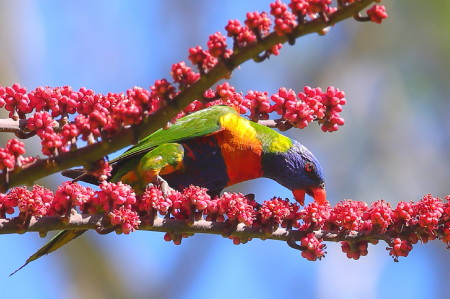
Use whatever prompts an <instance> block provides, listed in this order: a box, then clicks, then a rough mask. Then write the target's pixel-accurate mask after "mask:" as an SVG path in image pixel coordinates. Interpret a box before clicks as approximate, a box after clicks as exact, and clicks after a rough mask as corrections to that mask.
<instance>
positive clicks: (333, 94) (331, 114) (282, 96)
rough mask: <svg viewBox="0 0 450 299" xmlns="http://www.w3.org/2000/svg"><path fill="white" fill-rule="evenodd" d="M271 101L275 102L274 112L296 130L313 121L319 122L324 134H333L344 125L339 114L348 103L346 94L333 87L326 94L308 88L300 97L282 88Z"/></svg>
mask: <svg viewBox="0 0 450 299" xmlns="http://www.w3.org/2000/svg"><path fill="white" fill-rule="evenodd" d="M297 96H298V97H297ZM271 99H272V100H273V101H274V102H275V105H273V106H272V111H274V112H276V113H277V114H279V115H281V116H282V117H283V118H284V119H286V120H287V121H288V122H289V123H290V124H292V125H293V126H294V127H296V128H301V129H302V128H304V127H306V126H307V125H308V124H309V123H310V122H312V121H313V120H318V122H319V124H321V125H322V130H323V131H324V132H326V131H329V132H332V131H336V130H337V129H338V128H339V126H342V125H343V124H344V119H343V118H341V117H340V116H339V112H341V111H342V105H345V103H346V100H345V94H344V92H343V91H340V90H339V89H337V88H334V87H332V86H330V87H328V88H327V91H326V92H322V89H320V87H316V88H311V87H309V86H306V87H305V88H304V89H303V92H300V93H299V94H298V95H296V94H295V92H294V91H293V90H291V89H289V90H287V89H286V88H280V90H279V91H278V93H277V94H274V95H272V97H271Z"/></svg>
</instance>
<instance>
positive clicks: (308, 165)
mask: <svg viewBox="0 0 450 299" xmlns="http://www.w3.org/2000/svg"><path fill="white" fill-rule="evenodd" d="M315 169H316V167H315V166H314V164H313V163H311V162H306V164H305V170H306V171H307V172H311V171H314V170H315Z"/></svg>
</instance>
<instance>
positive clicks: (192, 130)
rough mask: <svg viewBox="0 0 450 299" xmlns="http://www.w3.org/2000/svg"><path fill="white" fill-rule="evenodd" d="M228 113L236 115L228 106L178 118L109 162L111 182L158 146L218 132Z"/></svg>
mask: <svg viewBox="0 0 450 299" xmlns="http://www.w3.org/2000/svg"><path fill="white" fill-rule="evenodd" d="M230 113H233V114H237V112H236V111H235V110H234V109H233V108H231V107H229V106H212V107H209V108H207V109H203V110H200V111H198V112H195V113H192V114H190V115H188V116H185V117H183V118H180V119H179V120H178V121H177V122H176V123H175V124H174V125H172V126H171V127H170V128H168V129H159V130H158V131H156V132H154V133H153V134H151V135H149V136H147V137H145V138H144V139H142V140H141V141H140V142H139V143H138V144H136V145H135V146H133V147H132V148H130V149H129V150H128V151H126V152H125V153H123V154H122V155H121V156H119V157H117V158H115V159H113V160H111V161H110V163H111V164H116V167H115V168H116V169H117V172H115V173H114V174H113V178H112V180H111V181H115V180H116V178H120V177H121V176H122V175H123V174H125V173H127V172H128V171H130V170H131V169H133V168H134V167H135V166H136V165H137V164H138V163H139V159H132V158H133V157H135V156H139V155H141V154H144V153H146V152H148V151H150V150H151V149H153V148H155V147H157V146H158V145H161V144H164V143H177V142H180V141H184V140H188V139H193V138H196V137H200V136H206V135H208V134H212V133H215V132H217V131H220V130H221V129H222V127H221V126H220V123H219V119H220V117H221V116H223V115H226V114H230Z"/></svg>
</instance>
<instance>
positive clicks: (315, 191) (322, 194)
mask: <svg viewBox="0 0 450 299" xmlns="http://www.w3.org/2000/svg"><path fill="white" fill-rule="evenodd" d="M311 192H312V197H313V198H314V201H315V202H317V203H318V204H319V205H324V204H327V203H328V201H327V192H326V191H325V188H320V187H319V188H312V189H311Z"/></svg>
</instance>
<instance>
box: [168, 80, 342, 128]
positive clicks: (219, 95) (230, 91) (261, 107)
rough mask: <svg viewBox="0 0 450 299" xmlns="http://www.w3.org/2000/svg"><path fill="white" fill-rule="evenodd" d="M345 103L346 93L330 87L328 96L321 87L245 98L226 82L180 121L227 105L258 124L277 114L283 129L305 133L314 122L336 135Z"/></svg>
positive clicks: (254, 93) (252, 94)
mask: <svg viewBox="0 0 450 299" xmlns="http://www.w3.org/2000/svg"><path fill="white" fill-rule="evenodd" d="M203 102H206V103H203ZM345 103H346V99H345V93H344V92H343V91H340V90H339V89H337V88H335V87H333V86H330V87H328V88H327V90H326V91H325V92H323V91H322V89H321V88H320V87H316V88H311V87H309V86H306V87H305V88H304V90H303V92H300V93H298V94H296V93H295V91H293V90H292V89H286V88H284V87H283V88H280V89H279V90H278V92H277V93H275V94H273V95H271V96H269V95H268V92H262V91H254V90H250V91H248V92H247V94H246V95H242V94H241V93H238V92H236V90H235V88H234V87H233V86H231V85H230V84H229V83H228V82H225V83H223V84H220V85H217V86H216V90H215V91H214V90H212V89H209V90H207V91H206V92H205V94H204V100H203V101H200V100H196V101H194V102H192V103H191V104H190V105H189V106H187V107H186V108H185V109H184V111H182V112H181V113H180V114H179V115H178V116H177V118H179V117H182V116H184V115H186V114H188V113H192V112H194V111H197V110H201V109H203V108H206V107H210V106H213V105H228V106H231V107H234V108H235V109H236V110H237V111H238V112H239V113H241V114H246V113H248V112H249V113H250V115H249V118H250V119H251V120H253V121H255V122H257V121H259V120H267V119H269V117H270V113H272V112H273V113H276V114H278V115H280V116H281V118H280V119H279V120H278V123H279V124H280V126H279V128H280V129H284V130H285V129H289V128H291V127H296V128H299V129H303V128H305V127H306V126H308V124H309V123H311V122H312V121H317V122H318V123H319V124H320V125H321V128H322V130H323V131H324V132H333V131H337V130H338V129H339V127H340V126H342V125H344V123H345V121H344V119H343V118H342V117H340V114H339V113H340V112H341V111H342V106H343V105H345Z"/></svg>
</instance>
